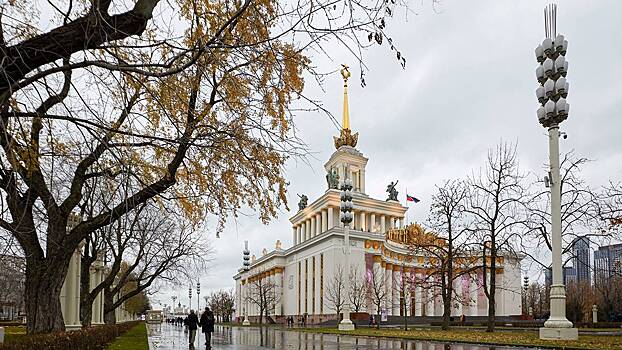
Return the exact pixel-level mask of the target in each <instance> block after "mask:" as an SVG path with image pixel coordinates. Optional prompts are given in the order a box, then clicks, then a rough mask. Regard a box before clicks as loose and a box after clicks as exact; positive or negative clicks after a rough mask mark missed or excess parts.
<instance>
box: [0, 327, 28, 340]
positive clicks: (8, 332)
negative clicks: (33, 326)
mask: <svg viewBox="0 0 622 350" xmlns="http://www.w3.org/2000/svg"><path fill="white" fill-rule="evenodd" d="M25 335H26V327H22V326H9V327H4V342H5V343H8V342H12V341H14V340H16V339H19V338H20V337H23V336H25Z"/></svg>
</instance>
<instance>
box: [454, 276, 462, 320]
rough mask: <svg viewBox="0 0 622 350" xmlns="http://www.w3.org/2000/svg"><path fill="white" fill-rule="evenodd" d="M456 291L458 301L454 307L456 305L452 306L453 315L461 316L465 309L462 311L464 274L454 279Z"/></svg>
mask: <svg viewBox="0 0 622 350" xmlns="http://www.w3.org/2000/svg"><path fill="white" fill-rule="evenodd" d="M454 293H456V300H457V301H458V302H457V305H456V307H454V305H452V307H451V311H452V312H451V315H453V316H460V315H462V313H463V311H462V310H463V309H462V303H463V302H464V301H463V298H462V276H460V277H458V278H456V279H454ZM452 304H453V302H452Z"/></svg>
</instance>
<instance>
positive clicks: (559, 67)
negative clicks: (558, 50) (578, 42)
mask: <svg viewBox="0 0 622 350" xmlns="http://www.w3.org/2000/svg"><path fill="white" fill-rule="evenodd" d="M565 63H566V58H565V57H564V56H562V55H559V56H557V58H556V59H555V70H556V71H557V72H559V73H562V72H563V71H564V70H565V69H566V67H565Z"/></svg>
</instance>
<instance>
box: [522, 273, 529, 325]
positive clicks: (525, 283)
mask: <svg viewBox="0 0 622 350" xmlns="http://www.w3.org/2000/svg"><path fill="white" fill-rule="evenodd" d="M528 290H529V276H523V295H524V296H525V301H524V306H523V307H524V313H525V315H528V314H529V309H528V306H527V304H528V301H527V291H528Z"/></svg>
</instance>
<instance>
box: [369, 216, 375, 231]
mask: <svg viewBox="0 0 622 350" xmlns="http://www.w3.org/2000/svg"><path fill="white" fill-rule="evenodd" d="M369 228H370V231H371V232H376V214H374V213H372V214H371V215H370V216H369Z"/></svg>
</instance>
